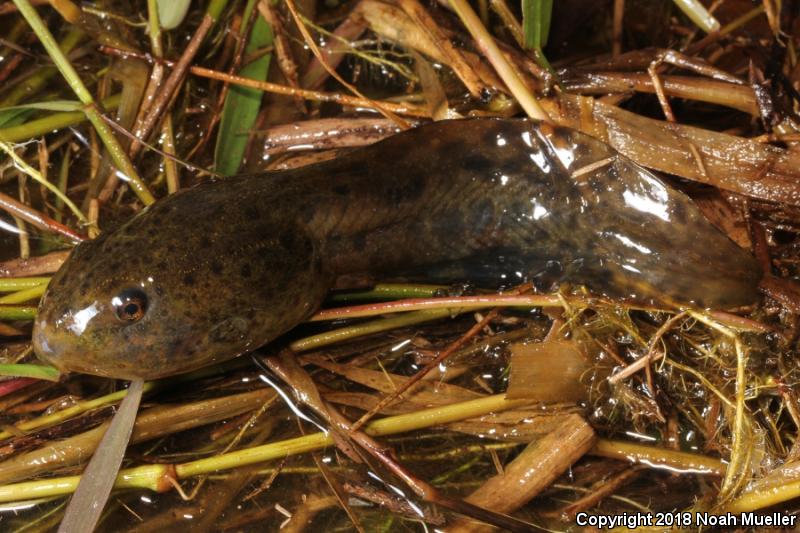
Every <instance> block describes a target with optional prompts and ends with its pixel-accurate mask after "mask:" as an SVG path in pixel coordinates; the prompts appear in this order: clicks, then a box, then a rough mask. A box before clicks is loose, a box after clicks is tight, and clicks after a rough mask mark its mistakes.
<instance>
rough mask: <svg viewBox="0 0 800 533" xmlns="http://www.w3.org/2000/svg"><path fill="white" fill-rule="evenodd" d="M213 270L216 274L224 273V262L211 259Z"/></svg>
mask: <svg viewBox="0 0 800 533" xmlns="http://www.w3.org/2000/svg"><path fill="white" fill-rule="evenodd" d="M211 272H213V273H214V274H217V275H219V274H222V263H220V262H219V261H211Z"/></svg>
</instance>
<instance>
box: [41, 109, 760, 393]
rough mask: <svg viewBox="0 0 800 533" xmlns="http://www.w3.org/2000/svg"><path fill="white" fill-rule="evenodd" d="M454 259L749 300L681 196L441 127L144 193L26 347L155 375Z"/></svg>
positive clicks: (625, 171) (77, 264)
mask: <svg viewBox="0 0 800 533" xmlns="http://www.w3.org/2000/svg"><path fill="white" fill-rule="evenodd" d="M587 165H590V166H589V167H587ZM591 166H595V167H596V168H594V170H591V168H592V167H591ZM465 258H473V260H471V261H472V263H470V261H463V260H464V259H465ZM492 258H494V260H492ZM453 264H455V265H456V266H458V265H464V264H473V265H480V264H483V265H485V266H486V267H487V272H491V275H494V276H497V275H501V274H502V275H501V279H502V280H504V281H505V282H507V283H509V284H510V283H516V282H518V281H521V280H522V279H536V278H537V277H542V276H544V277H545V278H548V279H556V280H560V281H570V282H573V283H580V284H585V285H586V286H588V287H589V288H590V289H591V290H592V291H594V292H596V293H602V294H606V295H608V296H611V297H615V298H630V299H634V300H638V301H658V302H667V303H678V304H690V303H694V304H697V305H702V306H710V307H723V308H724V307H730V306H736V305H741V304H749V303H752V302H753V301H755V299H756V297H757V295H756V289H755V287H756V284H757V281H758V279H759V277H760V273H759V269H758V267H757V265H756V262H755V261H754V259H753V257H752V256H751V255H750V254H749V253H748V252H746V251H744V250H742V249H740V248H738V247H737V246H736V245H735V244H734V243H732V242H731V241H730V240H728V239H727V238H726V237H725V236H723V235H722V234H721V233H719V232H718V231H717V230H716V229H715V228H714V227H712V226H711V225H710V224H709V223H708V222H707V221H706V220H705V219H704V218H703V217H702V215H701V214H700V212H699V211H698V210H697V209H696V208H695V207H694V205H693V204H692V203H691V201H690V200H689V199H688V198H687V197H685V196H684V195H683V194H681V193H679V192H677V191H675V190H673V189H671V188H669V187H667V186H665V185H664V184H663V183H662V182H661V181H660V180H658V179H657V178H655V177H654V176H653V175H652V174H650V173H649V172H647V171H645V170H644V169H642V168H640V167H638V166H637V165H635V164H634V163H632V162H631V161H629V160H627V159H625V158H624V157H622V156H620V155H619V154H617V153H616V152H615V151H614V150H612V149H611V148H609V147H608V146H607V145H605V144H603V143H601V142H599V141H596V140H594V139H592V138H591V137H587V136H585V135H583V134H580V133H578V132H575V131H573V130H568V129H563V128H553V127H552V126H548V125H543V124H539V123H535V122H530V121H522V120H495V119H475V120H468V121H446V122H438V123H433V124H429V125H425V126H422V127H420V128H417V129H415V130H412V131H408V132H405V133H402V134H399V135H396V136H394V137H391V138H389V139H387V140H385V141H382V142H379V143H377V144H374V145H372V146H369V147H366V148H362V149H359V150H355V151H353V152H351V153H349V154H347V155H345V156H343V157H340V158H338V159H336V160H333V161H327V162H323V163H320V164H316V165H312V166H309V167H303V168H300V169H294V170H290V171H282V172H273V173H264V174H259V175H251V176H239V177H234V178H228V179H223V180H214V181H211V182H208V183H205V184H202V185H200V186H198V187H195V188H193V189H189V190H185V191H182V192H180V193H178V194H174V195H172V196H170V197H167V198H165V199H163V200H161V201H159V202H157V203H156V204H154V205H152V206H150V207H149V208H148V209H146V210H144V211H143V212H142V213H141V214H139V215H138V216H136V217H134V218H133V219H132V220H130V221H129V222H128V223H127V224H125V225H124V226H122V227H121V228H119V229H118V230H117V231H115V232H113V233H108V234H104V235H103V236H101V237H100V238H98V239H96V240H94V241H92V242H86V243H84V244H81V245H80V246H78V247H77V249H76V250H75V251H74V252H73V253H72V255H71V257H70V258H69V260H68V261H67V262H66V263H65V264H64V266H63V267H62V268H61V270H60V271H59V272H58V273H57V274H56V276H55V277H54V278H53V280H52V281H51V283H50V286H49V288H48V291H47V294H46V295H45V297H44V299H43V300H42V303H41V307H40V311H39V315H38V318H37V321H36V325H35V328H34V336H33V340H34V347H35V349H36V352H37V353H38V354H39V356H40V357H41V358H42V359H43V360H45V361H47V362H48V363H50V364H53V365H55V366H56V367H58V368H60V369H62V370H68V371H78V372H86V373H90V374H99V375H103V376H109V377H115V378H134V377H140V378H147V379H152V378H158V377H163V376H168V375H172V374H177V373H180V372H185V371H188V370H192V369H194V368H197V367H201V366H205V365H208V364H211V363H214V362H218V361H222V360H225V359H229V358H231V357H234V356H237V355H239V354H241V353H244V352H246V351H249V350H252V349H254V348H256V347H258V346H261V345H263V344H266V343H268V342H269V341H271V340H272V339H274V338H275V337H277V336H278V335H280V334H282V333H284V332H286V331H287V330H289V329H291V328H292V327H294V326H295V325H296V324H298V323H299V322H301V321H303V320H304V319H305V318H307V317H308V316H309V315H310V314H311V313H313V312H314V310H315V309H317V307H318V306H319V305H320V302H321V301H322V299H323V298H324V296H325V293H326V291H327V290H328V289H329V288H330V286H331V284H332V283H333V281H334V279H335V278H336V276H338V275H342V274H357V273H369V274H372V275H378V276H385V275H391V274H392V273H397V272H403V271H406V272H407V271H410V270H415V269H417V270H419V269H423V268H425V267H429V266H432V267H435V268H439V269H440V271H441V272H444V271H447V266H448V265H453ZM442 267H444V268H442ZM476 275H480V273H477V274H476ZM130 287H136V288H139V290H141V291H143V292H144V293H145V294H146V295H147V299H148V307H147V311H146V313H145V315H144V317H143V318H142V319H141V320H140V321H138V322H135V323H132V324H125V323H121V322H120V321H119V320H118V319H117V317H116V316H115V313H114V310H113V306H112V305H111V301H112V299H113V298H114V297H115V296H117V295H119V294H120V293H121V292H122V291H124V290H125V289H128V288H130Z"/></svg>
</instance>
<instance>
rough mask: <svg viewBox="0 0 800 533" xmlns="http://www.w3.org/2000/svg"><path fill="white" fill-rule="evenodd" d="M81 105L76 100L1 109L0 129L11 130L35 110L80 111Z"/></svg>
mask: <svg viewBox="0 0 800 533" xmlns="http://www.w3.org/2000/svg"><path fill="white" fill-rule="evenodd" d="M80 109H81V103H80V102H77V101H75V100H53V101H52V102H36V103H32V104H23V105H15V106H10V107H4V108H2V109H0V128H10V127H12V126H18V125H20V124H22V123H23V122H25V120H27V118H28V117H29V116H30V115H31V114H32V112H33V111H34V110H42V111H58V112H62V111H79V110H80Z"/></svg>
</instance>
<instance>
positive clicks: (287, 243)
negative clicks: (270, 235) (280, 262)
mask: <svg viewBox="0 0 800 533" xmlns="http://www.w3.org/2000/svg"><path fill="white" fill-rule="evenodd" d="M278 242H279V243H280V245H281V246H282V247H283V248H285V249H287V250H291V249H293V248H294V247H295V245H296V244H297V239H296V238H295V235H294V233H293V232H291V231H282V232H281V233H280V235H278Z"/></svg>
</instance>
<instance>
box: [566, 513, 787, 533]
mask: <svg viewBox="0 0 800 533" xmlns="http://www.w3.org/2000/svg"><path fill="white" fill-rule="evenodd" d="M575 520H576V522H577V524H578V525H579V526H590V527H595V528H597V529H613V528H623V527H626V528H628V529H636V528H638V527H664V528H670V529H695V528H701V527H725V528H729V527H759V528H785V527H794V526H795V524H796V523H797V516H796V515H792V514H786V513H722V514H714V513H706V512H690V511H683V512H653V513H618V514H606V515H604V514H589V513H578V515H577V516H576V517H575Z"/></svg>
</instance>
